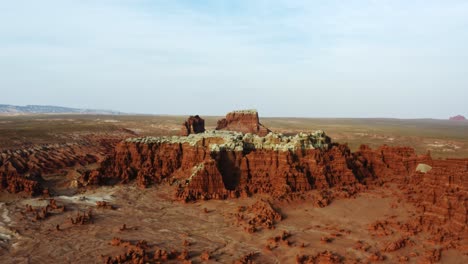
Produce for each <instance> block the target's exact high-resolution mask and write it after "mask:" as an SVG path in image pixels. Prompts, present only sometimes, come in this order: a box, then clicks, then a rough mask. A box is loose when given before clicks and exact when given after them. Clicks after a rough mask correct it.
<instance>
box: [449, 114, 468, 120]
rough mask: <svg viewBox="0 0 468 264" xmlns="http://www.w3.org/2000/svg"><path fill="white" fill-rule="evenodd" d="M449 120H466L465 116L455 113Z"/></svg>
mask: <svg viewBox="0 0 468 264" xmlns="http://www.w3.org/2000/svg"><path fill="white" fill-rule="evenodd" d="M449 120H451V121H466V117H464V116H462V115H456V116H452V117H450V118H449Z"/></svg>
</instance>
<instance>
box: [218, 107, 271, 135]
mask: <svg viewBox="0 0 468 264" xmlns="http://www.w3.org/2000/svg"><path fill="white" fill-rule="evenodd" d="M216 130H230V131H237V132H242V133H252V134H257V135H259V136H266V135H267V134H268V133H269V132H271V131H270V130H269V129H268V128H266V127H265V126H263V125H262V124H261V123H260V119H259V118H258V112H257V110H240V111H233V112H230V113H228V114H227V115H226V118H223V119H221V120H219V121H218V125H217V126H216Z"/></svg>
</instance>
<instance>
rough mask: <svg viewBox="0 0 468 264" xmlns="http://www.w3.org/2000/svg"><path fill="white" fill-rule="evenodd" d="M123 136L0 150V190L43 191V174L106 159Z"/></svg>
mask: <svg viewBox="0 0 468 264" xmlns="http://www.w3.org/2000/svg"><path fill="white" fill-rule="evenodd" d="M124 135H129V134H128V133H124V134H123V135H122V136H121V137H120V136H118V137H113V136H108V135H106V138H102V136H93V135H89V136H86V137H83V139H81V140H80V141H78V142H76V143H64V144H48V145H36V146H29V147H25V148H19V149H7V150H3V151H1V152H0V191H1V190H7V191H8V192H11V193H18V192H24V193H27V194H29V195H39V194H41V191H42V187H41V185H40V183H39V182H40V180H41V175H45V174H51V173H57V172H59V171H60V170H61V169H63V168H68V167H73V166H76V165H87V164H90V163H95V162H99V161H101V160H102V159H103V155H102V154H101V153H109V152H111V151H112V150H113V149H114V146H115V144H116V143H117V142H118V141H120V140H121V139H122V138H123V137H124Z"/></svg>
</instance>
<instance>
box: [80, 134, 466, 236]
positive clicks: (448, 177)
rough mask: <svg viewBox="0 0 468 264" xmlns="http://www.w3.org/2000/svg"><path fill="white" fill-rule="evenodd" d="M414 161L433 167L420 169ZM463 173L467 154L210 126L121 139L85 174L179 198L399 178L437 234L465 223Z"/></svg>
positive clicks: (275, 193) (275, 192) (353, 187)
mask: <svg viewBox="0 0 468 264" xmlns="http://www.w3.org/2000/svg"><path fill="white" fill-rule="evenodd" d="M419 164H427V165H430V167H432V169H431V170H429V171H427V172H426V173H423V172H419V171H417V170H416V168H417V167H418V165H419ZM467 176H468V160H432V158H431V157H430V155H417V154H416V153H415V151H414V150H413V149H411V148H408V147H389V146H382V147H379V148H377V149H375V150H372V149H370V148H369V147H367V146H361V148H360V149H359V151H357V152H355V153H352V152H351V151H350V149H349V148H348V147H347V146H346V145H340V144H334V143H331V142H330V138H328V137H327V136H326V135H325V134H324V133H323V132H320V131H319V132H316V133H312V134H299V135H296V136H294V137H286V136H283V135H281V134H274V133H270V134H268V135H267V136H266V137H260V136H256V135H252V134H242V133H236V132H223V131H211V132H205V133H201V134H195V135H190V136H188V137H162V138H136V139H129V140H126V141H124V142H121V143H119V144H118V145H117V147H116V148H115V151H114V153H113V154H112V155H111V156H110V157H109V158H108V159H106V160H105V161H104V162H103V163H102V167H101V169H100V170H98V171H94V172H92V173H91V174H90V175H89V178H88V179H87V180H88V181H90V182H91V183H98V184H108V183H116V182H121V183H126V182H129V181H131V180H136V181H137V182H138V184H139V185H140V186H142V187H146V186H149V185H151V184H159V183H162V182H168V183H170V184H173V185H175V186H176V188H175V196H176V197H177V198H178V199H181V200H185V201H190V200H198V199H213V198H215V199H225V198H229V197H239V196H249V195H252V194H255V193H263V194H269V195H271V196H272V197H274V198H282V197H288V195H291V194H294V193H304V192H307V191H309V190H313V189H318V190H324V191H326V190H329V189H330V188H333V187H336V188H338V189H343V188H344V189H347V190H350V191H351V192H355V191H358V190H360V189H361V188H363V186H364V185H375V184H378V185H382V184H384V183H389V182H391V183H396V184H400V186H401V188H402V189H403V190H404V191H405V192H406V193H407V197H406V199H407V200H408V201H410V202H412V203H414V204H415V205H417V206H418V207H419V208H421V210H422V211H423V212H424V215H423V217H422V218H421V219H420V220H419V221H420V225H422V226H423V227H424V228H425V229H427V230H433V231H434V232H433V233H434V234H435V235H438V236H443V235H444V234H445V233H444V232H446V231H447V230H448V231H457V232H460V231H464V230H465V229H466V226H467V224H468V222H467V221H468V220H467V219H468V214H467V212H468V210H467V206H466V202H467V201H466V200H467V196H466V193H467V184H466V183H467ZM325 205H326V203H325ZM441 225H443V226H446V227H447V228H442V229H441V228H440V226H441ZM444 230H445V231H444ZM462 233H463V232H462ZM465 233H466V232H465Z"/></svg>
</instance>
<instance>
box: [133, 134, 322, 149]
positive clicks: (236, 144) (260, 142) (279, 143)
mask: <svg viewBox="0 0 468 264" xmlns="http://www.w3.org/2000/svg"><path fill="white" fill-rule="evenodd" d="M203 139H216V140H212V141H208V142H209V143H207V144H208V147H209V148H210V150H211V151H214V152H217V151H221V150H230V151H243V150H256V149H267V150H275V151H295V150H297V149H326V148H328V147H329V145H330V143H331V140H330V138H329V137H328V136H327V135H326V134H325V132H323V131H321V130H318V131H315V132H312V133H299V134H296V135H294V136H285V135H283V134H278V133H273V132H270V133H268V135H266V136H264V137H261V136H258V135H255V134H250V133H247V134H243V133H241V132H234V131H219V130H208V131H205V132H204V133H199V134H190V135H188V136H172V137H169V136H166V137H141V138H129V139H127V140H125V142H128V143H142V144H157V143H159V144H160V143H166V144H184V143H188V144H190V145H191V146H203V144H204V142H205V141H204V140H203Z"/></svg>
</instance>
